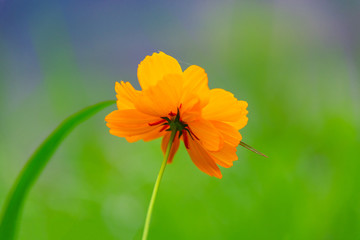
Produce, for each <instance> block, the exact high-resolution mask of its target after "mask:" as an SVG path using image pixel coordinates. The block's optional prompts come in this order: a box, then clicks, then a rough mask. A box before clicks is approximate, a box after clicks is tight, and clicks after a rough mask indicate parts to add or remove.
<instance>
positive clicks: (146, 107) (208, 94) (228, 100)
mask: <svg viewBox="0 0 360 240" xmlns="http://www.w3.org/2000/svg"><path fill="white" fill-rule="evenodd" d="M137 75H138V79H139V83H140V86H141V88H142V91H138V90H135V89H134V88H133V86H132V85H131V84H130V83H129V82H126V83H125V82H123V81H121V83H118V82H117V83H116V85H115V90H116V93H117V95H116V97H117V99H118V100H117V107H118V110H115V111H113V112H112V113H110V114H109V115H107V116H106V118H105V120H106V122H107V126H108V127H109V128H110V133H111V134H113V135H115V136H118V137H125V138H126V140H127V141H129V142H135V141H138V140H140V139H143V140H144V141H150V140H153V139H156V138H159V137H163V139H162V144H161V147H162V150H163V152H164V153H165V151H166V148H167V145H168V144H169V139H170V134H171V132H170V131H172V130H174V129H175V130H176V131H177V133H176V137H175V139H174V142H173V145H172V147H171V150H170V157H169V160H168V162H169V163H170V162H172V159H173V157H174V155H175V153H176V151H177V150H178V148H179V145H180V140H181V141H183V142H184V144H185V147H186V149H187V151H188V153H189V155H190V157H191V160H192V161H193V162H194V164H195V165H196V166H197V167H198V168H199V169H200V170H201V171H203V172H205V173H207V174H209V175H210V176H215V177H217V178H221V177H222V175H221V172H220V169H219V167H218V166H217V165H220V166H222V167H225V168H228V167H231V166H232V165H233V161H235V160H237V159H238V157H237V155H236V147H237V146H238V145H239V143H240V141H241V135H240V133H239V129H241V128H243V127H244V126H245V125H246V123H247V120H248V118H247V117H246V114H247V113H248V112H247V110H246V107H247V105H248V104H247V103H246V102H245V101H238V100H237V99H236V98H235V97H234V96H233V94H232V93H230V92H228V91H225V90H223V89H218V88H216V89H211V90H210V89H209V87H208V78H207V74H206V73H205V71H204V69H202V68H201V67H199V66H196V65H192V66H190V67H188V68H187V69H186V70H185V71H182V69H181V67H180V65H179V63H178V62H177V61H176V59H174V58H173V57H171V56H169V55H166V54H165V53H163V52H159V53H154V54H153V55H152V56H147V57H146V58H145V59H144V60H143V61H142V62H141V63H140V64H139V67H138V72H137Z"/></svg>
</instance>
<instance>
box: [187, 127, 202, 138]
mask: <svg viewBox="0 0 360 240" xmlns="http://www.w3.org/2000/svg"><path fill="white" fill-rule="evenodd" d="M188 129H189V131H190V136H194V137H195V138H196V140H200V139H199V138H198V137H197V136H196V135H195V133H194V132H193V131H191V129H190V128H189V127H188Z"/></svg>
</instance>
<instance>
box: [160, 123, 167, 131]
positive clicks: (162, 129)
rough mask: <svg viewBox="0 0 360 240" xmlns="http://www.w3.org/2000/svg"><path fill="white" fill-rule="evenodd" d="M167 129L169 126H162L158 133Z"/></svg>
mask: <svg viewBox="0 0 360 240" xmlns="http://www.w3.org/2000/svg"><path fill="white" fill-rule="evenodd" d="M168 127H169V125H164V126H163V127H162V128H161V129H160V131H159V132H162V131H164V130H165V129H167V128H168Z"/></svg>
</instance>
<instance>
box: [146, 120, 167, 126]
mask: <svg viewBox="0 0 360 240" xmlns="http://www.w3.org/2000/svg"><path fill="white" fill-rule="evenodd" d="M164 122H166V120H165V119H162V120H160V121H157V122H153V123H148V124H149V126H156V125H159V124H161V123H164Z"/></svg>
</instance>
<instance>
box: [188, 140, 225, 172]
mask: <svg viewBox="0 0 360 240" xmlns="http://www.w3.org/2000/svg"><path fill="white" fill-rule="evenodd" d="M187 151H188V153H189V155H190V158H191V160H192V161H193V163H194V164H195V165H196V166H197V167H198V168H199V169H200V170H201V171H203V172H204V173H206V174H209V175H210V176H215V177H217V178H222V174H221V172H220V169H219V167H218V166H217V165H216V163H215V162H214V160H213V159H212V157H211V156H210V155H209V153H208V152H207V151H206V150H205V149H204V148H203V147H202V146H201V145H200V143H198V141H196V140H192V139H191V138H190V139H189V148H188V149H187Z"/></svg>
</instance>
